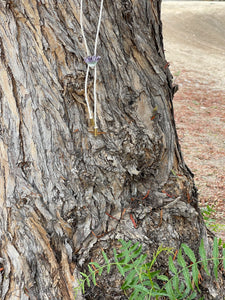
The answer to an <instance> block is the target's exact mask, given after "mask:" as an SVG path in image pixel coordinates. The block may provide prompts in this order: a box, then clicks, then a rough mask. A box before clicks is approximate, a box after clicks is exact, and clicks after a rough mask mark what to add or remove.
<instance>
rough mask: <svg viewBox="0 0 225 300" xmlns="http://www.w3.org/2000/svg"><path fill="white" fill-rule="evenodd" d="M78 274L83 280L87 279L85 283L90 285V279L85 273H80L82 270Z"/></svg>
mask: <svg viewBox="0 0 225 300" xmlns="http://www.w3.org/2000/svg"><path fill="white" fill-rule="evenodd" d="M80 274H81V275H82V276H83V277H84V278H85V280H86V281H87V285H88V286H89V287H90V286H91V284H90V280H89V277H88V276H87V274H85V273H82V272H80Z"/></svg>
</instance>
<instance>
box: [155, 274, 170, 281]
mask: <svg viewBox="0 0 225 300" xmlns="http://www.w3.org/2000/svg"><path fill="white" fill-rule="evenodd" d="M157 279H158V280H162V281H169V278H168V277H167V276H166V275H158V276H157Z"/></svg>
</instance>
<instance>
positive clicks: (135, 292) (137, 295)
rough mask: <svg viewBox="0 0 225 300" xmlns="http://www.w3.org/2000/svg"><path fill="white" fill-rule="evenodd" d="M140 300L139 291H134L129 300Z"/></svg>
mask: <svg viewBox="0 0 225 300" xmlns="http://www.w3.org/2000/svg"><path fill="white" fill-rule="evenodd" d="M136 299H139V292H138V291H135V290H134V291H133V293H132V294H131V295H130V298H129V300H136Z"/></svg>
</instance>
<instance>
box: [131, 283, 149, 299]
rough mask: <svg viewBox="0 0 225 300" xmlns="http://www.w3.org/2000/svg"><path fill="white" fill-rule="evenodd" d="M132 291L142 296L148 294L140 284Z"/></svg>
mask: <svg viewBox="0 0 225 300" xmlns="http://www.w3.org/2000/svg"><path fill="white" fill-rule="evenodd" d="M134 289H135V291H138V292H139V293H141V294H142V295H143V296H146V295H148V292H149V290H148V289H147V288H146V287H144V286H143V285H141V284H138V285H136V286H135V287H134Z"/></svg>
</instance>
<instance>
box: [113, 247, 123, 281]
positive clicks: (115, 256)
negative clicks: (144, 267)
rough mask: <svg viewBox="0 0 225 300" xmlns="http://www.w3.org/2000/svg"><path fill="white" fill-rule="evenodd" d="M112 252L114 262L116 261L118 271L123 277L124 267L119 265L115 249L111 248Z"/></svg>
mask: <svg viewBox="0 0 225 300" xmlns="http://www.w3.org/2000/svg"><path fill="white" fill-rule="evenodd" d="M113 254H114V260H115V262H116V266H117V269H118V271H119V272H120V274H121V275H122V276H123V277H125V272H124V269H123V267H122V266H121V265H120V262H119V260H118V258H117V253H116V249H115V248H113Z"/></svg>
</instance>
